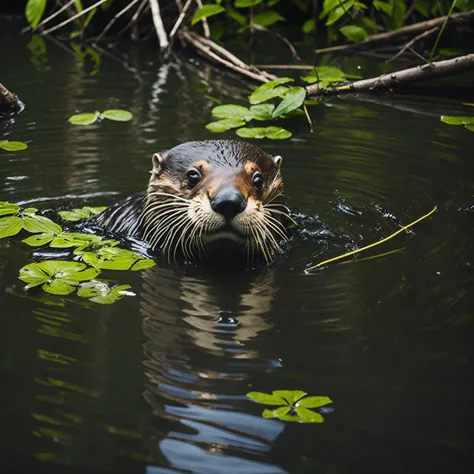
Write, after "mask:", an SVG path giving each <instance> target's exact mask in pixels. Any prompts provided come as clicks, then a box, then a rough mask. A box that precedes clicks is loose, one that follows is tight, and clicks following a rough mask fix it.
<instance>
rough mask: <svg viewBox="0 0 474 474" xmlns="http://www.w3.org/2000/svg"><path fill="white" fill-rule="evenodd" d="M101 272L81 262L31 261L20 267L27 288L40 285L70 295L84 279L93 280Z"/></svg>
mask: <svg viewBox="0 0 474 474" xmlns="http://www.w3.org/2000/svg"><path fill="white" fill-rule="evenodd" d="M99 273H100V270H98V269H96V268H88V267H87V266H86V265H85V264H83V263H79V262H68V261H62V260H45V261H43V262H38V263H30V264H28V265H25V266H24V267H23V268H21V269H20V276H19V279H20V280H22V281H23V282H25V283H26V284H27V285H26V287H25V289H26V290H28V289H30V288H34V287H36V286H40V285H41V288H42V289H43V290H44V291H46V292H47V293H52V294H54V295H69V294H70V293H72V292H73V291H74V287H75V286H77V285H79V283H80V282H82V281H87V280H92V278H95V277H96V276H97V275H98V274H99Z"/></svg>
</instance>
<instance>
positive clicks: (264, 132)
mask: <svg viewBox="0 0 474 474" xmlns="http://www.w3.org/2000/svg"><path fill="white" fill-rule="evenodd" d="M235 133H237V135H238V136H239V137H242V138H256V139H261V138H270V139H271V140H284V139H285V138H290V137H291V132H289V131H288V130H286V129H284V128H282V127H254V128H246V127H243V128H239V129H238V130H237V131H236V132H235Z"/></svg>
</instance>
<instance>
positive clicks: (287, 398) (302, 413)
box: [247, 390, 332, 423]
mask: <svg viewBox="0 0 474 474" xmlns="http://www.w3.org/2000/svg"><path fill="white" fill-rule="evenodd" d="M305 395H306V392H303V391H301V390H274V391H273V393H272V394H271V395H270V394H268V393H262V392H249V393H247V397H249V398H250V399H251V400H253V401H254V402H257V403H262V404H264V405H281V406H280V407H279V408H276V409H273V410H269V409H265V410H263V412H262V416H263V418H278V419H279V420H282V421H291V422H299V423H322V422H323V421H324V418H323V417H322V415H321V414H319V413H317V412H315V411H312V410H309V408H319V407H322V406H324V405H327V404H328V403H332V400H331V399H330V398H328V397H306V398H303V397H304V396H305Z"/></svg>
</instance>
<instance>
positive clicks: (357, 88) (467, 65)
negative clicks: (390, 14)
mask: <svg viewBox="0 0 474 474" xmlns="http://www.w3.org/2000/svg"><path fill="white" fill-rule="evenodd" d="M469 70H474V54H468V55H466V56H459V57H457V58H454V59H447V60H446V61H436V62H432V63H427V64H424V65H422V66H416V67H412V68H409V69H403V70H401V71H394V72H391V73H389V74H382V75H381V76H378V77H372V78H370V79H362V80H361V81H356V82H353V83H352V84H347V85H344V86H340V87H336V88H335V89H333V90H332V91H331V90H328V91H325V90H324V92H361V91H373V90H377V89H393V88H395V87H396V86H398V85H405V84H409V83H410V82H414V81H423V80H427V79H435V78H439V77H444V76H451V75H455V74H459V73H461V72H465V71H469ZM322 92H323V90H321V89H320V87H319V86H318V85H317V84H313V85H311V86H308V87H306V93H307V94H308V95H313V96H314V95H319V94H321V93H322Z"/></svg>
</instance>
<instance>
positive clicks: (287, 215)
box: [263, 205, 300, 227]
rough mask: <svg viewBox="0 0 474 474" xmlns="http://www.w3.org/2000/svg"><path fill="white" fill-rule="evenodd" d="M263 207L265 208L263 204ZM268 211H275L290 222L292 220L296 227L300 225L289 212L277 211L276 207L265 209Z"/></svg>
mask: <svg viewBox="0 0 474 474" xmlns="http://www.w3.org/2000/svg"><path fill="white" fill-rule="evenodd" d="M263 207H264V208H266V207H267V206H266V205H265V206H263ZM267 210H268V212H271V213H275V214H281V215H283V216H285V217H286V218H287V219H288V220H290V221H291V222H293V224H295V225H296V226H297V227H300V225H299V224H298V222H296V221H295V220H294V219H293V218H292V217H291V216H290V215H289V214H287V213H286V212H283V211H279V210H278V209H267Z"/></svg>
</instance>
